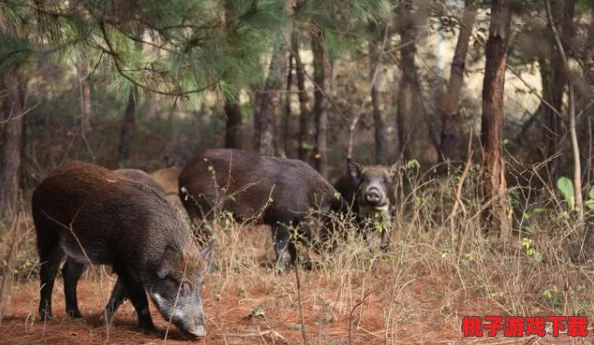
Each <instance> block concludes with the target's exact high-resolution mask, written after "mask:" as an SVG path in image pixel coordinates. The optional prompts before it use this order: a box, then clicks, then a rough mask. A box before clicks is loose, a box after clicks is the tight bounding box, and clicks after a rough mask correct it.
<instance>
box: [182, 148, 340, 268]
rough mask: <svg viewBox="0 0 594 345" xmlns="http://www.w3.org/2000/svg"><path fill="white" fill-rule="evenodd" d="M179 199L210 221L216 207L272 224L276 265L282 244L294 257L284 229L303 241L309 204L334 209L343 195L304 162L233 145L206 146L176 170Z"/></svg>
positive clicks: (308, 236) (309, 235) (280, 264)
mask: <svg viewBox="0 0 594 345" xmlns="http://www.w3.org/2000/svg"><path fill="white" fill-rule="evenodd" d="M179 188H180V198H181V199H182V203H183V204H184V206H185V207H186V210H187V211H188V214H189V215H190V217H191V218H193V219H199V220H212V218H213V216H214V213H215V212H216V211H217V210H222V211H228V212H231V213H232V214H233V215H234V216H235V217H236V218H238V219H253V220H256V221H260V222H261V223H264V224H267V225H270V226H271V228H272V233H273V239H274V249H275V253H276V255H277V266H278V267H279V268H283V266H284V264H283V262H282V256H283V253H284V252H285V250H286V249H288V251H289V254H290V255H291V260H292V262H293V263H294V262H295V260H296V257H297V251H296V248H295V244H294V243H293V240H292V236H291V234H290V231H289V229H290V228H295V229H298V230H299V231H300V233H299V234H300V235H301V236H303V237H304V238H305V239H306V240H312V233H311V231H309V230H308V229H307V227H305V226H301V227H299V226H298V225H299V223H300V222H301V221H302V220H303V219H304V217H305V216H306V215H307V214H308V211H310V209H311V208H315V207H319V208H321V209H323V210H338V209H339V208H340V207H341V206H342V204H343V200H342V198H340V196H339V195H338V193H337V192H336V190H335V189H334V187H332V185H331V184H330V183H328V182H327V181H326V180H325V179H324V178H323V177H322V176H321V175H320V174H318V173H317V172H316V171H315V170H314V169H313V168H312V167H311V166H309V165H308V164H307V163H305V162H303V161H300V160H294V159H283V158H276V157H266V156H260V155H258V154H256V153H253V152H249V151H243V150H236V149H208V150H205V151H203V152H202V153H200V154H199V155H198V156H196V157H195V158H194V159H192V160H191V161H190V162H189V163H188V164H187V165H186V166H185V167H184V168H183V169H182V171H181V172H180V174H179Z"/></svg>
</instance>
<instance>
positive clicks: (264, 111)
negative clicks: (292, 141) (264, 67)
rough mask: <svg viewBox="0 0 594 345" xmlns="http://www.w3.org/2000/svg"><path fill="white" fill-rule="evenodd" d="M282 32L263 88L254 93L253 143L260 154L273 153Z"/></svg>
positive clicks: (283, 44) (281, 70) (283, 52)
mask: <svg viewBox="0 0 594 345" xmlns="http://www.w3.org/2000/svg"><path fill="white" fill-rule="evenodd" d="M286 43H287V42H286V38H285V33H284V32H279V33H278V34H277V37H276V42H275V43H274V50H273V52H272V59H271V61H270V68H269V70H268V77H267V79H266V84H265V85H264V89H263V90H262V91H260V92H257V94H256V102H257V106H256V113H255V114H254V129H255V132H256V133H255V139H256V142H255V145H254V149H255V150H256V152H258V153H259V154H261V155H265V156H272V155H273V154H274V116H275V114H276V108H277V106H278V102H279V98H280V90H281V88H282V87H283V79H284V78H283V76H284V74H285V73H284V71H285V63H286V61H287V57H286V55H287V44H286Z"/></svg>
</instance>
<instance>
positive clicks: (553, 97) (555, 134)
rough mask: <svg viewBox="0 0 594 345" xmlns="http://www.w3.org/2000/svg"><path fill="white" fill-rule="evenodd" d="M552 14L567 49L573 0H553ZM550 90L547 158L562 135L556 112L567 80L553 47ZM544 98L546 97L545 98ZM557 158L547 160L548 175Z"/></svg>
mask: <svg viewBox="0 0 594 345" xmlns="http://www.w3.org/2000/svg"><path fill="white" fill-rule="evenodd" d="M551 6H552V12H551V14H552V16H553V20H554V23H555V26H556V27H559V28H560V29H559V31H560V35H561V36H562V38H563V46H564V49H567V42H569V39H571V36H572V22H573V17H574V13H575V1H573V0H566V1H553V2H551ZM551 44H552V46H555V41H554V39H552V42H551ZM551 73H552V78H551V90H550V91H549V92H550V94H549V97H548V98H550V104H551V105H552V106H553V108H554V109H555V110H556V111H553V110H552V109H547V111H546V112H545V116H546V117H545V124H546V126H547V128H545V129H544V132H545V140H546V141H545V147H546V155H547V158H550V157H552V156H554V155H555V154H556V153H557V151H558V150H559V148H558V145H557V142H558V141H559V139H560V138H561V136H562V135H563V128H562V123H563V121H562V119H560V118H559V115H558V114H561V113H562V112H563V96H564V94H565V88H566V85H567V82H568V78H567V72H566V70H565V65H564V62H563V59H562V57H561V55H560V52H559V50H558V49H553V50H552V53H551ZM545 99H546V98H545ZM558 164H559V160H558V159H554V160H551V161H550V162H549V174H550V176H556V175H557V168H558Z"/></svg>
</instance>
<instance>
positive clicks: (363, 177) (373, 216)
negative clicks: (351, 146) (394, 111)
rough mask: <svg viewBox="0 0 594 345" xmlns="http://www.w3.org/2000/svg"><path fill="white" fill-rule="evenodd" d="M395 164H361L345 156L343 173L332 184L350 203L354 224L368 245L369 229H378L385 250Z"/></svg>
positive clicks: (393, 192)
mask: <svg viewBox="0 0 594 345" xmlns="http://www.w3.org/2000/svg"><path fill="white" fill-rule="evenodd" d="M396 169H397V164H394V165H392V166H391V167H386V166H382V165H369V166H362V165H360V164H359V163H357V162H356V161H355V160H353V159H351V158H347V174H346V175H344V176H342V177H341V178H340V179H339V180H338V181H337V182H336V183H335V184H334V187H335V188H336V190H338V192H339V193H340V194H341V195H342V197H343V198H344V199H345V200H346V201H347V203H349V204H350V205H351V209H352V212H353V213H354V214H355V218H356V220H357V224H358V225H359V228H360V229H361V231H362V232H363V236H364V238H365V240H366V241H367V243H368V245H369V246H370V248H372V243H373V230H378V229H380V230H381V233H382V240H381V245H380V248H381V249H382V250H383V251H387V250H388V247H389V245H390V231H391V226H390V224H391V220H392V217H393V211H394V205H395V203H396V196H395V191H394V182H395V176H396Z"/></svg>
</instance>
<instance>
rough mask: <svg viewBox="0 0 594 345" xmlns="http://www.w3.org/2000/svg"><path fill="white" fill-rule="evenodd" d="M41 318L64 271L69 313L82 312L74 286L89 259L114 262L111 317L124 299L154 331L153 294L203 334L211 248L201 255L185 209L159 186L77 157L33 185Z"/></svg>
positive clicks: (175, 318)
mask: <svg viewBox="0 0 594 345" xmlns="http://www.w3.org/2000/svg"><path fill="white" fill-rule="evenodd" d="M32 213H33V220H34V223H35V229H36V232H37V249H38V252H39V261H40V263H41V267H40V274H39V276H40V280H41V299H40V303H39V314H40V317H41V318H42V319H44V320H45V319H49V318H51V316H52V309H51V295H52V290H53V286H54V281H55V278H56V275H57V272H58V268H59V266H60V263H61V261H62V259H63V258H64V256H66V257H67V259H66V263H65V264H64V267H63V269H62V274H63V276H64V294H65V298H66V312H67V313H68V314H69V315H70V316H72V317H81V316H82V315H81V312H80V310H79V309H78V301H77V296H76V285H77V282H78V280H79V278H80V276H81V274H82V273H83V272H84V271H85V269H86V267H87V266H88V265H89V264H103V265H109V266H111V267H112V268H113V271H114V272H115V273H116V274H117V275H118V280H117V282H116V285H115V287H114V289H113V291H112V293H111V297H110V299H109V302H108V304H107V306H106V307H105V313H104V317H105V320H106V321H107V322H111V320H112V318H113V315H114V313H115V312H116V310H117V308H118V307H119V305H120V304H121V303H122V302H123V300H124V299H125V298H129V299H130V300H131V301H132V304H133V305H134V308H135V309H136V313H137V314H138V324H139V327H140V328H141V329H142V330H145V331H150V332H154V331H155V326H154V324H153V321H152V318H151V315H150V313H149V306H148V300H147V297H146V293H148V294H149V295H150V296H151V298H152V299H153V301H154V302H155V305H156V306H157V308H158V310H159V311H160V312H161V314H162V315H163V317H164V318H165V319H166V320H169V319H171V320H172V322H173V323H174V324H175V325H176V326H177V327H178V328H179V329H180V330H181V331H183V332H184V333H185V334H188V335H191V336H203V335H205V333H206V330H205V321H204V312H203V308H202V297H201V289H202V283H203V277H204V272H205V269H206V262H205V260H204V258H203V256H210V255H209V254H210V250H211V249H212V247H211V246H209V247H207V249H206V250H205V251H203V252H202V253H201V252H200V251H199V249H198V247H197V246H196V245H195V244H194V242H193V241H192V234H191V230H190V229H189V227H188V225H187V223H186V222H185V221H184V218H183V216H182V213H181V212H180V211H179V210H178V209H176V208H175V207H174V206H173V205H172V204H171V203H170V202H168V201H167V199H166V198H165V197H164V196H163V195H162V194H160V193H159V192H157V191H156V190H155V189H154V188H152V187H149V186H147V185H145V184H143V183H139V182H136V181H133V180H130V179H128V178H125V177H123V176H121V175H120V174H118V173H115V172H113V171H110V170H108V169H105V168H102V167H99V166H96V165H92V164H88V163H83V162H72V163H68V164H66V165H64V166H62V167H59V168H57V169H55V170H54V171H53V172H52V173H51V174H50V175H49V176H48V177H47V178H46V179H45V180H43V181H42V183H41V184H40V185H39V186H38V187H37V188H36V189H35V191H34V193H33V198H32Z"/></svg>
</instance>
